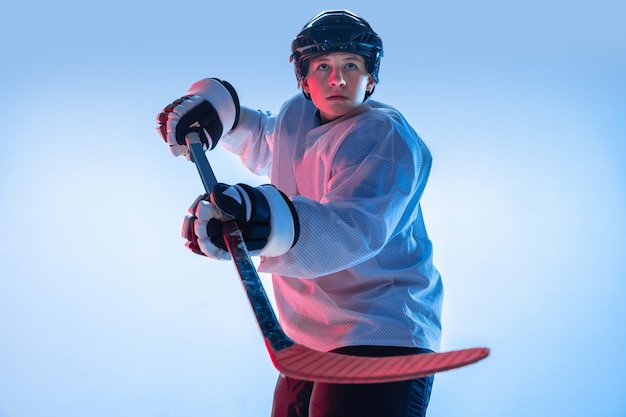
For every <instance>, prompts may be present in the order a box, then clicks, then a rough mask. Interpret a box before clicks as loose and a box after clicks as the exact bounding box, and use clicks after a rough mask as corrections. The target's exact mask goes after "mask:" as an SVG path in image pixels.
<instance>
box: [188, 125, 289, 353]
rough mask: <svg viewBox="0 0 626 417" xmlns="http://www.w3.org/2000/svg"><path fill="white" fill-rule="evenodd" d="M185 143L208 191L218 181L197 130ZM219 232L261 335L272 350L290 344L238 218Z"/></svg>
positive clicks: (226, 224)
mask: <svg viewBox="0 0 626 417" xmlns="http://www.w3.org/2000/svg"><path fill="white" fill-rule="evenodd" d="M187 145H188V146H189V152H190V153H191V160H192V161H193V162H194V164H195V165H196V168H197V169H198V173H199V174H200V179H201V180H202V184H203V185H204V189H205V190H206V192H207V193H210V192H211V191H213V188H214V187H215V185H216V184H217V179H216V177H215V174H214V173H213V169H212V168H211V165H210V164H209V161H208V159H207V157H206V154H205V153H204V149H203V148H202V144H201V142H200V139H199V138H198V135H197V133H195V132H193V133H190V134H188V135H187ZM222 233H223V236H224V240H225V241H226V246H227V247H228V251H229V253H230V255H231V257H232V259H233V262H234V263H235V267H236V268H237V271H238V272H239V277H240V278H241V281H242V283H243V286H244V289H245V291H246V295H247V296H248V300H249V301H250V305H251V306H252V310H253V311H254V315H255V316H256V319H257V322H258V325H259V327H260V329H261V333H263V336H264V337H265V339H266V340H267V342H269V343H270V345H271V346H272V348H273V349H274V350H280V349H283V348H285V347H288V346H291V345H292V344H293V343H294V342H293V341H292V340H291V339H289V338H288V337H287V335H285V333H284V332H283V331H282V329H281V328H280V325H279V324H278V319H277V317H276V315H275V314H274V309H273V308H272V305H271V303H270V301H269V298H268V297H267V294H266V292H265V290H264V288H263V283H262V282H261V279H260V277H259V275H258V273H257V271H256V268H255V266H254V263H253V262H252V259H251V258H250V254H249V253H248V250H247V249H246V246H245V243H244V240H243V237H242V235H241V231H240V230H239V227H238V226H237V222H236V221H234V220H231V221H228V222H225V223H223V225H222Z"/></svg>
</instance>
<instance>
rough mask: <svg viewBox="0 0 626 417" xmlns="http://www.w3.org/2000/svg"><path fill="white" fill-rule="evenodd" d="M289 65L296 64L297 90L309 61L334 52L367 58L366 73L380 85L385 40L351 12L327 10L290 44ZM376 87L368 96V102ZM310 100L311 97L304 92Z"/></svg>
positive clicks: (305, 26)
mask: <svg viewBox="0 0 626 417" xmlns="http://www.w3.org/2000/svg"><path fill="white" fill-rule="evenodd" d="M291 51H292V53H291V56H290V58H289V60H290V62H293V63H294V70H295V73H296V79H297V80H298V87H299V88H302V79H303V78H304V77H305V76H306V75H307V73H308V69H309V60H310V59H311V58H312V57H314V56H317V55H324V54H328V53H331V52H349V53H354V54H359V55H361V56H363V57H364V58H365V65H366V69H367V71H368V72H369V73H370V75H371V76H372V77H373V78H374V80H375V81H376V83H378V70H379V69H380V58H381V57H382V56H383V41H382V39H381V38H380V36H378V34H376V32H374V30H373V29H372V27H371V26H370V25H369V23H367V21H366V20H365V19H363V18H361V17H359V16H358V15H356V14H354V13H352V12H350V11H349V10H331V11H324V12H321V13H319V14H318V15H316V16H315V17H314V18H313V19H311V20H310V21H309V22H308V23H307V24H306V25H304V27H303V28H302V30H301V31H300V33H299V34H298V36H296V38H295V39H294V40H293V42H292V44H291ZM373 92H374V88H372V89H371V90H370V91H368V92H367V93H366V95H365V98H366V99H367V98H368V97H369V96H370V95H371V94H372V93H373ZM302 93H303V94H304V96H305V97H306V98H308V99H310V98H311V96H310V95H309V94H308V93H306V92H304V91H303V92H302Z"/></svg>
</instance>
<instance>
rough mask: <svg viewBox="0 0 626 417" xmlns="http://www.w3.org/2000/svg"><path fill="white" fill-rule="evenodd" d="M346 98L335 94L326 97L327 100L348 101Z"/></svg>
mask: <svg viewBox="0 0 626 417" xmlns="http://www.w3.org/2000/svg"><path fill="white" fill-rule="evenodd" d="M346 99H347V97H346V96H342V95H341V94H333V95H330V96H327V97H326V100H346Z"/></svg>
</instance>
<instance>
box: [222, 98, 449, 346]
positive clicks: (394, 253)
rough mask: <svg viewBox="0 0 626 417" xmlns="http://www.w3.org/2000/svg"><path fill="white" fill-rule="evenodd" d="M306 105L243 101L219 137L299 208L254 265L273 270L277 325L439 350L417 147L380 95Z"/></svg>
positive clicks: (296, 331) (358, 341) (313, 341)
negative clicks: (234, 122)
mask: <svg viewBox="0 0 626 417" xmlns="http://www.w3.org/2000/svg"><path fill="white" fill-rule="evenodd" d="M315 112H316V109H315V107H314V105H313V103H312V102H311V101H310V100H307V99H305V98H304V97H303V96H302V95H301V94H300V95H297V96H295V97H293V98H292V99H290V100H289V101H287V102H286V103H285V104H284V105H283V107H282V108H281V110H280V112H279V113H278V114H271V113H269V112H262V111H255V110H252V109H248V108H242V109H241V117H240V120H239V124H238V126H237V127H236V128H235V129H234V130H233V131H231V132H230V133H229V134H227V135H225V136H224V137H223V138H222V140H221V142H220V143H222V144H223V145H224V146H225V147H226V149H228V150H229V151H231V152H234V153H236V154H238V155H240V157H241V160H242V161H243V163H244V165H245V166H246V167H248V168H249V169H250V170H251V171H253V172H255V173H257V174H260V175H269V177H270V181H271V183H272V184H274V185H275V186H276V187H278V188H279V189H280V190H281V191H283V192H284V193H285V194H287V195H288V196H289V197H290V198H291V199H292V201H293V204H294V206H295V207H296V211H297V212H298V215H299V218H300V238H299V240H298V242H297V243H296V245H295V246H294V247H293V248H292V249H291V250H289V251H288V252H287V253H286V254H284V255H282V256H279V257H272V258H262V259H261V263H260V265H259V271H260V272H267V273H271V274H272V283H273V288H274V294H275V297H276V303H277V307H278V316H279V320H280V322H281V325H282V326H283V329H284V330H285V332H286V333H287V335H288V336H289V337H291V338H292V339H293V340H295V341H296V342H298V343H300V344H303V345H305V346H308V347H311V348H313V349H317V350H321V351H328V350H332V349H335V348H338V347H343V346H354V345H388V346H409V347H421V348H426V349H431V350H434V351H436V350H438V349H439V344H440V338H441V323H440V316H441V303H442V297H443V287H442V283H441V278H440V275H439V272H438V271H437V269H436V268H435V267H434V266H433V263H432V245H431V242H430V240H429V238H428V235H427V234H426V229H425V227H424V222H423V219H422V212H421V208H420V198H421V196H422V193H423V191H424V187H425V185H426V182H427V179H428V175H429V171H430V165H431V156H430V152H429V150H428V148H427V147H426V146H425V144H424V143H423V142H422V140H421V139H420V137H419V136H418V135H417V133H415V131H414V130H413V129H412V128H411V126H410V125H409V124H408V123H407V121H406V120H405V119H404V117H403V116H402V115H401V114H400V113H399V112H398V111H397V110H395V109H394V108H392V107H390V106H388V105H385V104H383V103H380V102H376V101H373V100H367V101H366V102H365V103H363V104H362V105H361V106H359V107H358V108H357V109H356V110H354V111H352V112H351V113H349V114H347V115H345V116H342V117H340V118H338V119H336V120H334V121H332V122H329V123H326V124H320V122H319V121H318V119H317V118H316V116H315Z"/></svg>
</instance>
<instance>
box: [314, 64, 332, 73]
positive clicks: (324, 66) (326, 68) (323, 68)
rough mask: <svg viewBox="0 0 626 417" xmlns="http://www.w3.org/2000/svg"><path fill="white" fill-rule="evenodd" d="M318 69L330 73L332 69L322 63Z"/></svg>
mask: <svg viewBox="0 0 626 417" xmlns="http://www.w3.org/2000/svg"><path fill="white" fill-rule="evenodd" d="M317 69H318V70H319V71H328V70H329V69H330V66H329V65H328V64H325V63H320V64H318V65H317Z"/></svg>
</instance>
